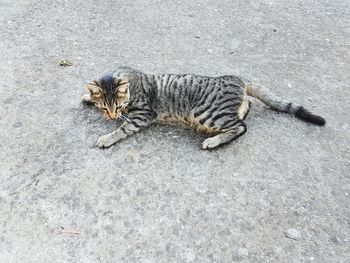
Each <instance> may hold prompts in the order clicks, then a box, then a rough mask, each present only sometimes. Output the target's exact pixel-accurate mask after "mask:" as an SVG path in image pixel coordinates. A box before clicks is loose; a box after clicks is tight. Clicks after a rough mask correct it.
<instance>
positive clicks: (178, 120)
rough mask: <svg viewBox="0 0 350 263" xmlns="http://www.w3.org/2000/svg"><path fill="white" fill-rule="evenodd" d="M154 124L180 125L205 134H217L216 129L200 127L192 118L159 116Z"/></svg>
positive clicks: (168, 115) (217, 130)
mask: <svg viewBox="0 0 350 263" xmlns="http://www.w3.org/2000/svg"><path fill="white" fill-rule="evenodd" d="M156 122H158V123H162V124H171V125H174V124H181V125H185V126H188V127H190V128H192V129H195V130H197V131H199V132H203V133H207V134H216V133H218V132H219V129H218V128H214V127H209V126H205V125H202V124H200V123H199V122H198V120H197V119H196V118H194V117H182V116H179V115H170V114H160V115H159V116H158V117H157V119H156Z"/></svg>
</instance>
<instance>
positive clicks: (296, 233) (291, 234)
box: [286, 228, 300, 240]
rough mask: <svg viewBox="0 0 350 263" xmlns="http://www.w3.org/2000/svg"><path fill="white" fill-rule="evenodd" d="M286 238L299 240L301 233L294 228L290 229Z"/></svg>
mask: <svg viewBox="0 0 350 263" xmlns="http://www.w3.org/2000/svg"><path fill="white" fill-rule="evenodd" d="M286 237H288V238H290V239H294V240H299V239H300V232H299V231H298V230H296V229H294V228H289V229H288V230H287V231H286Z"/></svg>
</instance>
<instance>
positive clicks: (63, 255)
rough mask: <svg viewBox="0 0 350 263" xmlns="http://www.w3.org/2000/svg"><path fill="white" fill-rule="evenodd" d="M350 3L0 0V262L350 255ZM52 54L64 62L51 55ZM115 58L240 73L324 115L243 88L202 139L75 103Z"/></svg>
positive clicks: (154, 66) (178, 69) (154, 67)
mask: <svg viewBox="0 0 350 263" xmlns="http://www.w3.org/2000/svg"><path fill="white" fill-rule="evenodd" d="M349 10H350V4H349V2H348V1H343V0H332V1H330V0H329V1H327V0H320V1H302V0H295V1H287V0H262V1H255V0H250V1H249V0H239V1H224V0H216V1H211V0H210V1H209V0H201V1H200V0H193V1H184V0H182V1H170V0H167V1H156V0H153V1H151V0H148V1H144V0H137V1H119V0H118V1H112V0H108V1H107V0H101V1H92V0H88V1H83V0H76V1H73V0H72V1H63V0H55V1H54V0H47V1H38V0H37V1H35V0H33V1H29V0H21V1H16V0H2V1H1V2H0V50H1V63H0V140H1V151H0V169H1V176H0V180H1V186H0V262H4V263H12V262H16V263H17V262H36V263H37V262H236V261H241V262H336V263H339V262H349V258H350V243H349V242H350V184H349V180H350V178H349V177H350V167H349V160H350V150H349V148H350V133H349V128H350V127H349V121H350V118H349V115H350V114H349V112H350V101H349V99H350V87H349V84H350V67H349V61H350V48H349V39H350V30H349V28H350V12H349ZM60 59H68V60H70V61H71V62H72V63H73V65H72V66H68V67H62V66H60V65H59V60H60ZM117 65H129V66H133V67H137V68H139V69H142V70H144V71H146V72H150V73H165V72H173V73H196V74H204V75H211V76H217V75H223V74H237V75H241V76H244V77H246V78H248V79H250V80H252V81H253V82H254V83H257V84H259V85H264V86H266V87H269V88H270V89H271V90H273V91H274V93H276V94H278V95H280V96H281V97H283V98H286V99H290V100H292V101H295V102H297V103H300V104H302V105H304V106H305V107H306V108H309V109H310V110H312V111H314V112H315V113H318V114H320V115H322V116H324V117H325V118H326V120H327V125H326V126H325V127H317V126H314V125H311V124H307V123H304V122H302V121H300V120H297V119H296V118H292V117H290V116H287V115H285V114H280V113H277V112H273V111H271V110H269V109H267V108H266V107H265V106H264V105H263V104H261V103H260V102H258V101H253V107H252V110H251V112H250V114H249V116H248V118H247V126H248V132H247V133H246V135H245V136H243V137H241V138H239V139H238V140H237V141H236V142H233V143H231V144H229V145H227V146H224V147H222V148H220V149H218V150H214V151H203V150H202V149H201V148H200V145H201V142H202V140H203V139H204V138H205V136H203V135H200V134H196V133H194V132H192V131H190V130H188V129H183V128H179V127H168V126H160V125H154V126H152V127H150V128H148V129H147V130H145V131H144V132H141V133H139V134H137V135H135V136H133V137H130V138H129V139H127V140H125V141H123V142H121V143H119V144H117V145H115V146H113V147H111V148H110V149H107V150H101V149H98V148H97V147H96V141H97V139H98V137H99V136H100V135H103V134H106V133H109V132H111V131H113V129H115V127H116V126H117V125H118V123H117V122H110V121H107V120H105V119H104V118H103V117H102V116H101V114H100V113H99V112H98V111H97V110H95V109H93V108H89V107H86V106H84V105H82V104H81V102H80V98H81V96H82V95H83V94H84V93H85V89H84V84H85V83H86V82H88V81H90V80H92V79H94V78H95V77H98V76H99V75H100V74H101V73H102V72H104V71H106V70H109V69H112V68H113V67H115V66H117Z"/></svg>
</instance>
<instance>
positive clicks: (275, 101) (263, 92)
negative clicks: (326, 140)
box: [246, 84, 326, 126]
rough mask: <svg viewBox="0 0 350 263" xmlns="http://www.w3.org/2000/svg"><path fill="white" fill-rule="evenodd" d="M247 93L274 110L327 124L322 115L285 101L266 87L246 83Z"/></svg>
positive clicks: (317, 123) (319, 123)
mask: <svg viewBox="0 0 350 263" xmlns="http://www.w3.org/2000/svg"><path fill="white" fill-rule="evenodd" d="M246 93H247V95H249V96H252V97H254V98H257V99H258V100H260V101H262V102H263V103H265V104H266V105H268V106H269V107H270V108H271V109H273V110H277V111H281V112H285V113H289V114H291V115H294V116H295V117H297V118H299V119H301V120H303V121H306V122H311V123H313V124H316V125H320V126H323V125H325V124H326V120H325V119H324V118H322V117H321V116H318V115H316V114H313V113H311V112H309V111H308V110H307V109H305V108H304V107H303V106H300V105H298V104H296V103H293V102H288V101H283V100H282V99H280V98H279V97H277V96H275V95H273V94H272V92H271V91H270V90H268V89H266V88H262V87H258V86H253V85H251V84H249V85H246Z"/></svg>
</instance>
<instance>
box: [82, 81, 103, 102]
mask: <svg viewBox="0 0 350 263" xmlns="http://www.w3.org/2000/svg"><path fill="white" fill-rule="evenodd" d="M86 88H87V89H88V91H90V94H91V97H92V98H96V99H98V98H100V97H101V96H102V89H101V88H100V85H99V83H98V81H96V80H94V81H93V82H90V83H88V84H87V85H86Z"/></svg>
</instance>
